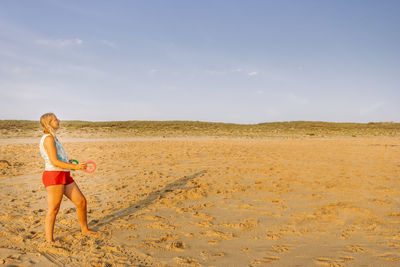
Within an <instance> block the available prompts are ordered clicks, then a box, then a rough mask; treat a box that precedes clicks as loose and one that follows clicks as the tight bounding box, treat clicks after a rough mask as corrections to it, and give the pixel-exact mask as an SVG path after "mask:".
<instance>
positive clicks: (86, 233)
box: [82, 229, 97, 235]
mask: <svg viewBox="0 0 400 267" xmlns="http://www.w3.org/2000/svg"><path fill="white" fill-rule="evenodd" d="M82 234H83V235H89V234H97V231H93V230H90V229H85V230H82Z"/></svg>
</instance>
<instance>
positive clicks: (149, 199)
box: [89, 170, 207, 231]
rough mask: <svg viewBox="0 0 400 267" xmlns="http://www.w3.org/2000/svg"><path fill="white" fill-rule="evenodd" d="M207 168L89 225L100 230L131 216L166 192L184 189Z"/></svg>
mask: <svg viewBox="0 0 400 267" xmlns="http://www.w3.org/2000/svg"><path fill="white" fill-rule="evenodd" d="M206 172H207V170H203V171H200V172H197V173H195V174H192V175H189V176H184V177H182V178H180V179H178V180H176V181H174V182H172V183H169V184H167V185H166V186H165V187H164V188H163V189H160V190H156V191H153V192H151V193H150V195H148V196H147V197H146V198H145V199H143V200H140V201H138V202H136V203H134V204H133V205H131V206H129V207H127V208H125V209H122V210H118V211H116V212H114V213H112V214H110V215H107V216H105V217H103V218H100V219H98V220H93V221H91V222H90V223H89V227H90V229H93V230H95V231H98V230H99V228H100V227H102V226H104V225H107V224H109V223H112V222H113V221H115V220H118V219H120V218H123V217H126V216H129V215H131V214H133V213H135V212H137V211H138V210H140V209H143V208H145V207H147V206H148V205H150V204H151V203H152V202H154V201H155V200H158V199H160V198H163V197H164V196H165V194H167V193H168V192H172V191H174V190H176V189H182V188H184V187H185V185H186V184H187V183H188V182H189V181H191V180H193V179H194V178H196V177H197V176H199V175H202V174H204V173H206Z"/></svg>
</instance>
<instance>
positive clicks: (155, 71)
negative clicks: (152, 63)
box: [147, 69, 160, 75]
mask: <svg viewBox="0 0 400 267" xmlns="http://www.w3.org/2000/svg"><path fill="white" fill-rule="evenodd" d="M159 71H160V70H158V69H151V70H149V71H148V72H147V74H148V75H155V74H157V73H158V72H159Z"/></svg>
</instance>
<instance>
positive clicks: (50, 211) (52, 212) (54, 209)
mask: <svg viewBox="0 0 400 267" xmlns="http://www.w3.org/2000/svg"><path fill="white" fill-rule="evenodd" d="M59 210H60V205H57V206H52V207H49V209H48V211H47V214H49V215H50V216H56V215H57V213H58V211H59Z"/></svg>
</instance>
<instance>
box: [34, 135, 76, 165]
mask: <svg viewBox="0 0 400 267" xmlns="http://www.w3.org/2000/svg"><path fill="white" fill-rule="evenodd" d="M49 135H50V134H45V135H43V136H42V139H41V140H40V144H39V149H40V154H41V155H42V158H43V159H44V162H45V167H44V170H45V171H64V172H68V171H70V170H69V169H61V168H59V167H56V166H54V165H53V164H51V162H50V159H49V156H48V154H47V151H46V149H45V148H44V145H43V142H44V139H45V138H46V137H47V136H49ZM54 142H55V145H56V149H57V159H58V160H61V161H64V162H66V163H69V161H68V156H67V153H65V150H64V148H63V147H62V145H61V143H60V141H58V139H57V137H54Z"/></svg>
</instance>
